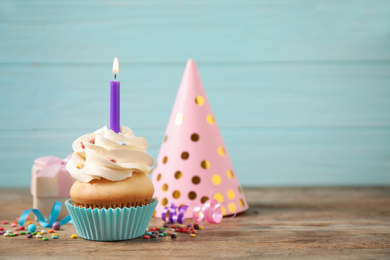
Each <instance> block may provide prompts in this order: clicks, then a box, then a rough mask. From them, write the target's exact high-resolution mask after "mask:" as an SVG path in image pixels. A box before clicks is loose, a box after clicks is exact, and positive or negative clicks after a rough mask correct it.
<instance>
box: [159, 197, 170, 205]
mask: <svg viewBox="0 0 390 260" xmlns="http://www.w3.org/2000/svg"><path fill="white" fill-rule="evenodd" d="M167 204H168V200H167V198H163V199H162V201H161V205H163V206H166V205H167Z"/></svg>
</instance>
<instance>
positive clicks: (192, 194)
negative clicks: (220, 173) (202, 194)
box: [188, 191, 196, 200]
mask: <svg viewBox="0 0 390 260" xmlns="http://www.w3.org/2000/svg"><path fill="white" fill-rule="evenodd" d="M188 198H189V199H190V200H194V199H196V193H195V191H190V192H189V193H188Z"/></svg>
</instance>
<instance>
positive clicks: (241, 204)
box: [240, 199, 245, 208]
mask: <svg viewBox="0 0 390 260" xmlns="http://www.w3.org/2000/svg"><path fill="white" fill-rule="evenodd" d="M240 206H241V207H242V208H244V207H245V203H244V200H243V199H240Z"/></svg>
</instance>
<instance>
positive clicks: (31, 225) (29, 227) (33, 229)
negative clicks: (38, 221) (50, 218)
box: [28, 224, 37, 232]
mask: <svg viewBox="0 0 390 260" xmlns="http://www.w3.org/2000/svg"><path fill="white" fill-rule="evenodd" d="M28 230H29V231H31V232H34V231H35V230H37V226H35V225H34V224H30V225H28Z"/></svg>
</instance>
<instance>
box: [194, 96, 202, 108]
mask: <svg viewBox="0 0 390 260" xmlns="http://www.w3.org/2000/svg"><path fill="white" fill-rule="evenodd" d="M195 103H196V104H197V105H198V106H202V105H203V104H204V98H203V97H202V96H196V98H195Z"/></svg>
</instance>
